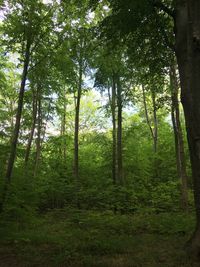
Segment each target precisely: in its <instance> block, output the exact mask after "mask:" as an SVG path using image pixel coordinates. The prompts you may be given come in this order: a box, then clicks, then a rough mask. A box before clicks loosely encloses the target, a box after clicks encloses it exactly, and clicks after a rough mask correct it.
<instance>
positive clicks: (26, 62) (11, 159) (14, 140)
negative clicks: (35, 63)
mask: <svg viewBox="0 0 200 267" xmlns="http://www.w3.org/2000/svg"><path fill="white" fill-rule="evenodd" d="M30 46H31V44H30V42H29V41H27V43H26V52H25V59H24V67H23V73H22V79H21V86H20V91H19V98H18V107H17V114H16V122H15V128H14V133H13V137H12V143H11V149H10V157H9V160H8V165H7V170H6V177H5V178H6V182H7V183H10V182H11V176H12V170H13V166H14V161H15V157H16V149H17V142H18V137H19V130H20V123H21V116H22V109H23V101H24V91H25V85H26V78H27V73H28V66H29V59H30Z"/></svg>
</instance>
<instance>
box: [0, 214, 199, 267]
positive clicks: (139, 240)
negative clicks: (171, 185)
mask: <svg viewBox="0 0 200 267" xmlns="http://www.w3.org/2000/svg"><path fill="white" fill-rule="evenodd" d="M193 228H194V217H193V215H192V214H182V213H160V214H148V213H145V214H134V215H121V214H117V215H114V214H113V213H112V212H97V211H80V210H74V209H63V210H54V211H51V212H48V213H47V214H45V215H41V216H40V217H34V216H33V217H32V218H31V219H30V220H29V221H28V222H27V223H24V222H22V221H20V220H19V221H12V220H9V221H8V220H7V221H6V220H5V219H4V220H1V223H0V236H1V243H0V266H9V267H10V266H20V267H23V266H30V267H32V266H45V267H46V266H47V267H48V266H49V267H51V266H58V267H62V266H63V267H65V266H66V267H70V266H72V267H74V266H77V267H79V266H80V267H81V266H85V267H90V266H91V267H93V266H94V267H96V266H102V267H109V266H111V267H112V266H113V267H114V266H121V267H129V266H133V267H137V266H138V267H139V266H141V267H145V266H147V267H150V266H153V267H156V266H158V267H173V266H174V267H175V266H176V267H178V266H199V265H198V264H197V265H195V263H192V262H191V261H190V259H189V258H188V256H187V255H186V253H185V251H184V249H183V247H184V244H185V242H186V241H187V240H188V238H189V236H190V235H191V233H192V230H193Z"/></svg>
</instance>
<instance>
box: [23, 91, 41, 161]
mask: <svg viewBox="0 0 200 267" xmlns="http://www.w3.org/2000/svg"><path fill="white" fill-rule="evenodd" d="M37 94H38V89H36V92H34V89H33V111H32V112H33V118H32V125H31V131H30V134H29V138H28V144H27V147H26V154H25V159H24V163H25V166H26V165H27V164H28V160H29V155H30V151H31V146H32V142H33V136H34V132H35V125H36V119H37V98H38V96H37Z"/></svg>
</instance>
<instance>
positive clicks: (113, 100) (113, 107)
mask: <svg viewBox="0 0 200 267" xmlns="http://www.w3.org/2000/svg"><path fill="white" fill-rule="evenodd" d="M108 96H109V102H110V108H111V114H112V180H113V184H114V185H116V165H117V163H116V158H117V157H116V153H117V152H116V147H117V146H116V141H117V138H116V137H117V135H116V84H115V78H114V75H113V77H112V94H111V93H110V86H109V85H108Z"/></svg>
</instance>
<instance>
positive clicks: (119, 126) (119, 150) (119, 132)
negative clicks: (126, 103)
mask: <svg viewBox="0 0 200 267" xmlns="http://www.w3.org/2000/svg"><path fill="white" fill-rule="evenodd" d="M116 78H117V107H118V109H117V112H118V113H117V179H118V181H119V183H120V184H121V185H123V184H124V179H123V159H122V88H121V81H120V77H119V76H118V75H117V77H116Z"/></svg>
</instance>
